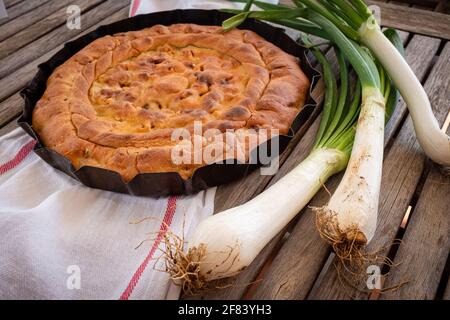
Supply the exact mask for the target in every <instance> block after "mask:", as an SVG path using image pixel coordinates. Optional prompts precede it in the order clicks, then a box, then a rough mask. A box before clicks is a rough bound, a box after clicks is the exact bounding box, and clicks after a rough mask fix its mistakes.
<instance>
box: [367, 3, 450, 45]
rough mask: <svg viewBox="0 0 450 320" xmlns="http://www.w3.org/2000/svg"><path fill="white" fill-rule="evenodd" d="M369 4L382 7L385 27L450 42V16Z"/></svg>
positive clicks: (387, 4)
mask: <svg viewBox="0 0 450 320" xmlns="http://www.w3.org/2000/svg"><path fill="white" fill-rule="evenodd" d="M367 3H368V4H375V5H377V6H379V7H380V9H381V24H382V25H383V26H387V27H392V28H396V29H400V30H404V31H408V32H413V33H418V34H424V35H428V36H432V37H437V38H442V39H446V40H450V15H447V14H443V13H439V12H431V11H428V10H422V9H417V8H411V7H406V6H399V5H395V4H390V3H380V2H374V1H367Z"/></svg>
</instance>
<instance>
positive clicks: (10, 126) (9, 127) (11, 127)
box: [0, 118, 18, 137]
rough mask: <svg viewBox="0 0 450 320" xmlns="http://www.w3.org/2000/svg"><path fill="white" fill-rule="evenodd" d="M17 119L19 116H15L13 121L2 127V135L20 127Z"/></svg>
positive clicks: (0, 134)
mask: <svg viewBox="0 0 450 320" xmlns="http://www.w3.org/2000/svg"><path fill="white" fill-rule="evenodd" d="M17 119H18V118H15V119H14V120H13V121H11V122H10V123H8V124H7V125H6V126H4V127H2V128H0V137H2V136H4V135H5V134H7V133H9V132H11V131H13V130H14V129H16V128H17V127H18V125H17Z"/></svg>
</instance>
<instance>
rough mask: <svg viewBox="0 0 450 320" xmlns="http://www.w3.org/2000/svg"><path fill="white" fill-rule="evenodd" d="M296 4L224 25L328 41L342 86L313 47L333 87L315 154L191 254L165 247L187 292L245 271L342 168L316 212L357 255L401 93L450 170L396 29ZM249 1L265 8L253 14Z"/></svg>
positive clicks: (198, 239) (364, 13)
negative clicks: (263, 26) (276, 27)
mask: <svg viewBox="0 0 450 320" xmlns="http://www.w3.org/2000/svg"><path fill="white" fill-rule="evenodd" d="M235 1H238V2H242V1H240V0H235ZM294 3H295V7H288V6H282V5H273V4H267V3H264V2H259V1H251V0H250V1H247V4H246V6H245V8H244V10H242V11H237V10H231V11H230V10H227V11H229V12H232V13H235V14H236V15H235V16H233V17H232V18H230V19H228V20H226V21H224V23H223V28H224V29H225V30H229V29H232V28H235V27H238V26H239V25H240V24H241V23H242V22H244V21H245V20H246V19H247V18H255V19H260V20H265V21H269V22H272V23H276V24H280V25H283V26H287V27H290V28H293V29H297V30H299V31H302V32H304V33H307V34H312V35H315V36H318V37H321V38H324V39H326V40H328V41H330V42H331V43H332V45H333V46H334V48H335V51H336V55H337V57H338V62H339V67H340V72H339V75H340V84H341V86H340V89H339V90H338V89H337V80H336V79H335V77H334V75H333V73H332V72H331V68H330V64H329V62H328V61H327V60H326V58H325V57H324V56H323V54H322V53H321V52H320V51H319V50H318V49H316V48H315V47H314V46H311V49H312V52H313V53H314V55H315V56H316V57H317V60H318V62H319V63H320V64H321V65H322V69H323V76H324V80H325V83H326V94H325V101H324V109H323V113H322V119H321V122H320V126H319V130H318V132H317V137H316V142H315V145H314V148H313V150H312V151H311V152H310V154H309V155H308V156H307V157H306V159H305V160H303V161H302V162H301V163H300V164H299V165H298V166H297V167H296V168H294V169H293V170H292V171H291V172H289V173H288V174H287V175H286V176H284V177H283V178H281V179H280V180H279V181H278V182H277V183H275V184H274V185H272V186H271V187H270V188H268V189H267V190H265V191H264V192H262V193H261V194H259V195H258V196H257V197H255V198H254V199H252V200H250V201H249V202H247V203H245V204H243V205H241V206H238V207H235V208H232V209H229V210H226V211H224V212H221V213H218V214H216V215H214V216H212V217H209V218H207V219H205V220H204V221H203V222H201V223H200V224H199V225H198V227H197V228H196V230H195V231H194V233H193V236H192V237H191V238H190V239H188V250H187V252H184V251H183V245H184V242H183V241H175V243H170V239H169V240H167V241H166V244H167V245H168V248H169V250H168V251H166V252H167V263H168V265H167V269H168V270H169V272H171V274H172V277H173V279H177V280H180V281H181V282H182V284H183V289H184V291H185V292H187V293H190V292H192V290H195V289H199V288H201V287H203V286H204V284H205V283H206V282H208V281H211V280H214V279H219V278H225V277H229V276H232V275H235V274H237V273H238V272H240V271H241V270H242V269H244V268H245V267H246V266H248V265H249V264H250V263H251V262H252V261H253V260H254V258H255V257H256V256H257V255H258V253H259V252H260V251H261V250H262V249H263V247H264V246H265V245H266V244H267V243H268V242H269V241H270V240H271V239H272V238H273V237H274V236H275V235H276V234H277V233H279V232H280V231H281V230H282V229H283V228H284V227H285V226H286V225H287V224H288V223H289V221H290V220H291V219H292V218H293V217H294V216H295V215H296V214H297V213H298V212H299V211H300V210H301V209H302V208H303V207H304V206H305V205H306V204H307V203H308V202H309V201H310V199H311V198H312V197H313V196H314V194H315V193H316V192H317V191H318V190H319V189H320V188H321V186H322V184H323V183H325V181H326V180H327V179H328V178H329V177H330V176H331V175H333V174H335V173H337V172H339V171H341V170H343V169H345V167H347V170H346V172H345V174H344V177H343V179H342V181H341V183H340V185H339V186H338V188H337V190H336V191H335V193H334V194H333V196H332V197H331V199H330V201H329V203H328V204H327V205H326V206H324V207H321V208H317V213H318V215H317V216H318V227H319V231H320V232H321V235H323V236H324V238H325V239H326V240H327V241H329V242H330V243H331V244H332V245H333V248H334V250H335V251H336V252H337V253H338V255H339V256H341V257H346V256H350V257H351V256H353V254H354V253H356V254H360V252H361V251H362V250H364V246H365V245H366V244H367V243H368V242H369V241H370V240H371V239H372V237H373V235H374V232H375V228H376V221H377V212H378V200H379V199H378V198H379V190H380V184H381V173H382V162H383V140H384V124H385V121H386V119H387V118H389V116H390V114H391V113H392V110H393V106H395V104H396V102H397V99H398V91H397V89H396V88H398V89H399V91H400V92H401V94H402V95H403V97H404V99H405V101H406V102H407V104H408V108H409V110H410V114H411V116H412V119H413V122H414V125H415V129H416V133H417V136H418V139H419V142H420V143H421V145H422V147H423V149H424V151H425V152H426V154H427V155H428V156H429V157H430V158H431V159H432V160H434V161H436V162H437V163H439V164H443V165H450V142H449V137H448V136H447V135H446V134H445V133H443V132H441V131H440V130H439V127H438V123H437V121H436V119H435V118H434V116H433V114H432V111H431V107H430V104H429V101H428V98H427V96H426V94H425V92H424V90H423V88H422V86H421V85H420V82H418V80H417V78H416V77H415V75H414V74H413V72H412V71H411V69H410V68H409V66H408V64H407V63H406V62H405V60H404V59H403V56H402V54H401V51H402V50H401V48H400V47H401V41H400V39H399V38H398V36H397V34H396V33H395V31H393V30H388V31H387V32H385V33H383V32H381V30H380V28H379V26H378V24H377V22H376V20H375V18H374V17H373V15H372V13H371V12H370V10H369V9H368V8H367V7H366V5H365V4H364V2H363V1H362V0H353V1H347V0H329V1H326V0H295V1H294ZM252 4H255V5H256V6H258V7H259V8H260V9H262V11H250V8H251V5H252ZM305 39H306V38H305ZM306 42H307V44H308V41H306ZM309 45H311V44H310V43H309ZM346 60H347V61H348V63H349V64H350V65H351V67H352V69H353V70H354V71H355V73H356V75H357V79H358V81H357V85H356V86H355V88H354V90H353V94H350V92H349V91H350V89H349V88H350V87H351V86H350V85H349V80H348V70H347V65H346ZM394 85H395V86H394ZM350 96H352V99H351V101H350ZM419 116H420V119H418V118H419ZM419 120H420V121H419ZM176 239H178V238H176ZM178 240H179V239H178ZM172 249H174V250H172Z"/></svg>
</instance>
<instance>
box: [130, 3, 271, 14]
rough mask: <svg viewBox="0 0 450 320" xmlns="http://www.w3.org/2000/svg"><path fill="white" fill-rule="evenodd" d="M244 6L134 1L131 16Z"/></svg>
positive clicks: (235, 4) (242, 5)
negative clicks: (157, 12)
mask: <svg viewBox="0 0 450 320" xmlns="http://www.w3.org/2000/svg"><path fill="white" fill-rule="evenodd" d="M263 1H264V2H268V3H278V0H263ZM244 5H245V3H238V2H231V1H227V0H132V1H131V6H130V16H134V15H138V14H143V13H150V12H155V11H166V10H173V9H221V8H235V9H241V8H243V7H244ZM254 9H256V6H253V7H252V10H254Z"/></svg>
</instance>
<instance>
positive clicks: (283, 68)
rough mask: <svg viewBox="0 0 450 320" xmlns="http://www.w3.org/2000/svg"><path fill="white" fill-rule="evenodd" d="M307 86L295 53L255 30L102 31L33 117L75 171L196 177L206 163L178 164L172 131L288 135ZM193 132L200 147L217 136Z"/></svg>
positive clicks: (56, 79) (51, 83)
mask: <svg viewBox="0 0 450 320" xmlns="http://www.w3.org/2000/svg"><path fill="white" fill-rule="evenodd" d="M309 85H310V83H309V80H308V78H307V77H306V76H305V74H304V73H303V72H302V70H301V68H300V66H299V64H298V61H297V59H296V58H295V57H293V56H291V55H289V54H287V53H285V52H284V51H282V50H281V49H280V48H278V47H277V46H275V45H273V44H271V43H270V42H268V41H266V40H264V39H263V38H262V37H260V36H258V35H257V34H256V33H254V32H252V31H248V30H238V29H235V30H232V31H229V32H223V30H222V28H221V27H218V26H201V25H195V24H174V25H171V26H163V25H155V26H153V27H151V28H147V29H143V30H139V31H130V32H126V33H119V34H115V35H112V36H105V37H102V38H99V39H97V40H95V41H93V42H92V43H90V44H89V45H87V46H86V47H85V48H83V49H82V50H81V51H79V52H78V53H76V54H75V55H74V56H72V57H71V58H70V59H69V60H67V61H66V62H64V63H63V64H62V65H60V66H59V67H58V68H57V69H55V70H54V72H53V73H52V74H51V76H50V77H49V78H48V81H47V87H46V90H45V92H44V94H43V96H42V97H41V99H40V100H39V101H38V102H37V104H36V107H35V109H34V111H33V118H32V124H33V128H34V130H35V131H36V132H37V133H38V135H39V137H40V139H41V141H42V143H43V144H44V145H45V146H46V147H47V148H50V149H52V150H54V151H56V152H58V153H60V154H61V155H63V156H65V157H66V158H68V159H69V160H70V161H71V162H72V164H73V166H74V167H75V168H77V169H78V168H80V167H82V166H94V167H100V168H105V169H109V170H113V171H116V172H118V173H119V174H120V175H121V176H122V178H123V180H124V181H129V180H131V179H132V178H133V177H134V176H136V175H137V174H139V173H153V172H178V173H179V174H180V175H181V176H182V177H183V178H184V179H188V178H189V177H191V176H192V174H193V172H194V171H195V169H197V168H198V167H201V166H204V165H206V162H205V161H204V160H202V161H200V162H199V161H192V163H179V162H177V161H173V159H172V158H173V157H172V151H173V148H175V147H176V146H177V145H179V144H180V141H178V140H177V139H173V134H174V130H179V129H186V130H188V131H189V132H192V133H193V132H194V123H195V122H200V123H201V125H202V130H203V131H202V132H204V131H205V130H208V129H216V130H215V132H217V135H224V136H225V135H226V134H227V132H229V131H230V130H228V129H232V130H238V129H239V131H240V132H241V135H240V137H241V138H240V139H241V140H240V141H241V142H242V132H243V133H244V134H243V136H244V140H245V138H246V133H248V135H251V134H254V132H257V131H258V130H261V129H267V130H275V129H276V130H278V131H279V133H280V134H286V133H288V130H289V128H290V125H291V123H292V121H293V120H294V118H295V117H296V115H297V114H298V112H299V111H300V109H301V108H302V107H303V105H304V103H305V99H306V97H307V93H308V90H309ZM196 134H197V135H198V132H197V133H196ZM195 138H198V139H197V140H199V141H200V144H201V148H206V147H208V145H209V144H211V143H213V142H212V141H218V140H217V139H211V137H209V138H207V137H204V136H202V135H201V137H195V134H194V136H193V137H191V139H192V140H195ZM260 142H261V141H260ZM243 145H244V146H245V145H246V144H245V143H244V144H243ZM225 147H227V146H226V145H225ZM249 151H251V150H249V148H248V147H244V153H245V156H246V157H248V153H249ZM220 157H223V154H222V155H220V154H217V160H220V159H219V158H220Z"/></svg>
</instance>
